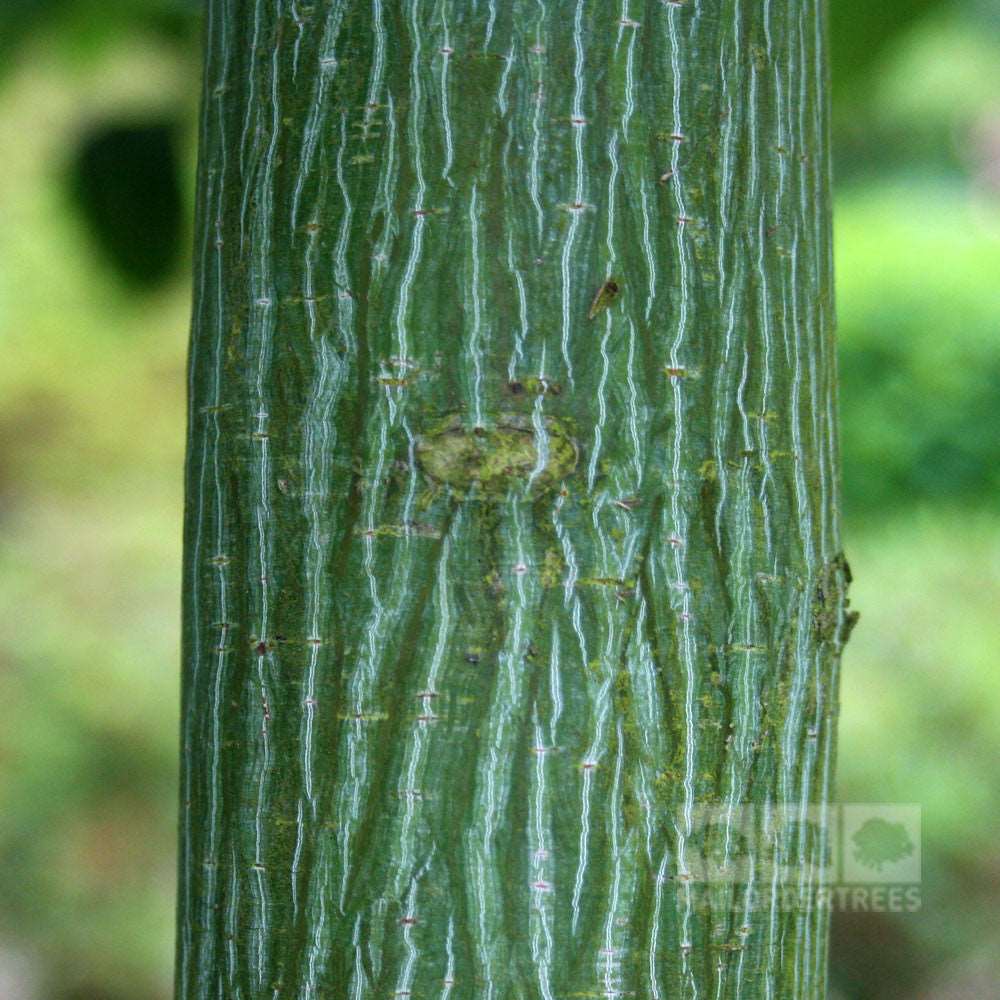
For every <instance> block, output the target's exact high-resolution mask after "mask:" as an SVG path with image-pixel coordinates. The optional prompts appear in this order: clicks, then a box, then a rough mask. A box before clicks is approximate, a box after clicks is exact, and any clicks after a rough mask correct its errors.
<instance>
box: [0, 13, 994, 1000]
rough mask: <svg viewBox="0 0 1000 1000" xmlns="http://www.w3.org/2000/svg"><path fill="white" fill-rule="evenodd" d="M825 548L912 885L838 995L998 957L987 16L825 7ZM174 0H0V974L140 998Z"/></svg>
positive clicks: (848, 965)
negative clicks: (830, 147) (828, 376)
mask: <svg viewBox="0 0 1000 1000" xmlns="http://www.w3.org/2000/svg"><path fill="white" fill-rule="evenodd" d="M831 7H832V10H831V17H832V24H831V35H832V37H831V42H832V52H833V64H834V65H833V79H834V116H833V117H834V137H835V144H836V145H835V149H836V177H837V199H836V241H837V267H838V274H837V279H838V299H839V306H838V308H839V317H840V337H841V372H842V390H841V403H842V415H843V458H844V484H845V509H846V525H845V527H846V536H847V549H848V554H849V556H850V559H851V563H852V566H853V568H854V576H855V580H856V583H855V586H854V591H853V595H852V596H853V601H854V606H855V607H857V608H859V609H860V610H861V612H862V620H861V624H860V625H859V627H858V628H857V629H856V631H855V634H854V638H853V639H852V642H851V645H850V648H849V651H848V654H847V656H846V662H845V667H844V675H843V715H842V724H841V741H840V745H841V751H840V760H839V796H840V798H841V799H842V800H844V801H887V802H917V803H920V804H921V805H922V807H923V823H924V829H923V895H922V899H923V905H922V908H921V909H920V911H919V912H916V913H903V914H891V913H878V912H867V913H865V912H851V913H842V914H838V915H837V916H836V917H835V921H834V945H833V948H834V951H833V970H832V976H833V986H834V997H835V998H836V1000H868V998H872V1000H874V998H890V997H891V998H896V997H899V998H920V1000H932V998H933V1000H958V998H966V997H976V998H985V997H989V996H996V995H998V985H997V984H998V983H1000V959H998V956H1000V925H998V921H997V914H998V903H1000V844H998V838H997V832H998V822H997V817H998V816H1000V782H998V781H997V780H996V774H995V771H996V762H997V761H998V759H1000V671H998V670H997V665H998V662H1000V630H998V628H997V622H998V619H1000V615H998V611H1000V516H998V507H997V500H998V495H1000V9H998V7H997V5H996V0H909V2H907V0H883V2H880V3H872V2H871V0H836V2H834V3H831ZM197 8H198V4H197V3H196V2H195V0H4V3H3V5H2V7H0V121H2V122H3V124H4V135H5V142H4V152H3V158H2V166H0V206H2V209H0V211H2V219H3V225H2V226H0V337H2V344H3V350H2V354H0V358H2V363H0V518H2V525H0V530H2V540H0V604H2V606H3V608H4V609H5V614H4V620H5V622H6V626H5V628H6V639H5V640H4V641H3V642H2V644H0V706H2V708H3V723H2V725H0V872H2V877H0V998H3V1000H139V998H142V1000H160V998H166V997H167V996H168V995H169V994H170V981H171V962H172V947H173V940H172V938H173V928H172V922H173V892H174V816H175V780H176V762H175V757H176V731H177V730H176V712H177V663H178V610H179V593H178V587H179V562H180V533H179V526H180V516H181V500H182V497H181V465H182V444H183V431H184V420H185V407H184V392H185V384H184V352H185V347H186V338H187V321H188V310H189V264H188V260H189V253H188V250H189V244H190V242H191V233H190V229H191V223H190V214H191V205H192V188H193V166H194V155H195V132H196V113H197V97H198V90H199V84H198V79H199V72H200V65H199V51H198V41H199V38H198V9H197Z"/></svg>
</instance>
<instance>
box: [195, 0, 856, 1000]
mask: <svg viewBox="0 0 1000 1000" xmlns="http://www.w3.org/2000/svg"><path fill="white" fill-rule="evenodd" d="M821 7H822V5H821V4H820V3H819V2H818V0H799V2H795V3H793V2H791V0H771V2H770V3H768V2H764V3H758V2H749V0H717V2H714V3H708V2H706V0H685V2H683V3H681V2H677V3H670V2H660V0H646V2H639V0H623V2H622V3H621V4H620V5H611V4H607V3H605V2H602V0H511V2H505V3H499V2H496V0H492V2H484V0H479V2H474V0H434V2H432V0H425V2H418V0H400V2H398V3H396V2H386V0H371V2H370V3H347V2H346V0H327V2H325V3H323V4H314V5H307V4H306V3H304V2H298V3H297V2H296V0H271V2H269V3H266V2H265V0H257V2H256V4H252V3H251V2H250V0H209V2H208V4H207V32H206V63H205V92H204V105H203V112H202V128H203V131H202V135H201V164H200V185H199V194H198V211H199V221H198V226H197V231H198V233H199V244H198V252H197V268H196V297H195V298H196V301H195V309H194V320H193V333H192V343H191V387H190V400H191V403H190V437H189V447H188V466H187V487H186V488H187V515H186V563H185V568H186V575H185V617H184V696H183V752H182V756H183V761H182V803H181V806H182V808H181V875H180V898H179V933H178V979H177V983H178V986H177V993H178V997H180V998H182V1000H195V998H198V1000H202V998H226V1000H236V998H240V1000H251V998H254V1000H256V998H265V997H266V998H278V997H282V998H285V997H287V998H296V1000H298V998H302V1000H306V998H313V997H315V998H331V1000H332V998H342V997H352V998H355V997H356V998H367V997H391V996H413V997H435V998H437V997H440V998H453V1000H461V998H484V1000H487V998H488V1000H509V998H524V1000H528V998H532V1000H534V998H541V1000H548V998H567V997H586V996H637V997H645V998H661V997H662V998H664V1000H665V998H674V997H692V998H693V997H713V998H716V997H741V998H756V997H794V998H806V997H820V996H823V995H824V992H825V977H826V939H827V915H826V912H825V910H824V908H823V906H822V905H818V904H817V903H816V902H815V900H813V899H812V891H813V890H814V889H815V887H816V885H817V884H818V880H819V872H820V868H821V865H822V861H823V858H824V856H825V851H826V850H827V847H828V845H827V844H826V840H825V834H824V831H823V828H822V824H821V823H815V822H812V820H813V819H815V814H814V812H813V811H811V810H812V809H813V806H815V805H817V804H818V805H819V807H820V814H819V815H820V817H821V816H822V804H823V803H824V802H825V801H826V800H827V796H828V793H829V787H830V775H831V769H832V752H833V751H832V748H833V740H834V722H835V717H836V670H837V661H838V657H839V653H840V648H841V646H842V640H843V638H844V637H845V636H846V626H847V625H848V624H849V615H848V614H847V613H846V612H845V597H844V591H845V588H846V575H847V570H846V564H845V563H844V561H843V559H842V557H841V556H840V555H839V551H840V546H839V542H838V534H837V531H838V529H837V517H838V512H837V503H838V486H837V450H836V419H835V358H834V345H833V339H832V316H833V308H832V286H831V262H830V230H829V197H828V194H829V192H828V151H827V141H826V106H825V63H824V51H823V49H824V43H823V13H822V9H821ZM750 807H752V808H750ZM706 810H708V812H707V813H706ZM706 815H707V816H709V817H710V818H711V822H708V821H707V820H706ZM789 818H790V819H791V820H792V822H788V821H787V820H788V819H789ZM706 863H708V864H715V865H718V866H719V867H718V871H716V872H715V874H714V875H713V876H712V877H708V874H706V867H705V866H706ZM733 873H737V874H736V877H734V878H728V877H725V876H727V875H732V874H733ZM709 874H710V873H709ZM789 890H794V893H795V900H794V902H791V901H790V900H789V898H788V897H789Z"/></svg>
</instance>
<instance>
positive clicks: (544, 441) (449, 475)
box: [417, 413, 579, 497]
mask: <svg viewBox="0 0 1000 1000" xmlns="http://www.w3.org/2000/svg"><path fill="white" fill-rule="evenodd" d="M543 427H544V436H542V435H537V434H536V430H535V426H534V424H533V423H532V420H531V418H530V417H527V416H522V415H521V414H517V413H501V414H500V415H499V416H498V417H497V418H496V420H495V421H494V422H493V424H492V426H490V427H468V426H467V425H466V424H464V423H463V422H462V418H461V417H460V416H459V415H458V414H457V413H453V414H451V415H450V416H448V417H446V418H445V419H444V420H443V421H442V422H441V423H440V424H438V425H437V426H436V427H434V428H432V429H431V430H429V431H428V432H427V433H425V434H423V435H421V437H420V440H419V442H418V443H417V461H418V462H419V463H420V467H421V468H422V469H423V471H424V473H425V474H426V475H427V476H428V477H429V478H430V479H433V480H434V481H435V482H438V483H441V484H444V485H446V486H449V487H450V488H451V490H452V492H454V493H456V494H458V495H460V496H465V495H466V494H467V493H472V492H475V493H478V494H479V495H486V496H493V497H498V496H505V495H506V494H507V493H508V492H510V491H514V492H515V493H518V492H523V491H525V490H529V487H530V494H531V495H532V496H539V495H541V494H542V493H545V492H548V491H549V490H551V489H554V488H555V487H557V486H558V485H559V483H560V482H562V480H563V479H565V478H566V477H567V476H568V475H570V474H571V473H572V472H573V470H574V469H575V468H576V463H577V459H578V457H579V456H578V450H577V446H576V442H575V441H574V440H573V438H572V437H571V436H570V434H569V432H568V431H567V429H566V427H565V426H564V425H563V423H562V422H561V421H560V420H557V419H556V418H555V417H546V418H545V420H544V422H543ZM540 451H541V453H542V455H543V460H542V462H539V452H540Z"/></svg>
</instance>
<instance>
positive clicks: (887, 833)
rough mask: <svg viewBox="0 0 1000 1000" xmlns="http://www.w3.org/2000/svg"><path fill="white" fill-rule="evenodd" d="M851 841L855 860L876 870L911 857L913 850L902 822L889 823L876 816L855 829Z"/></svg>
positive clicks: (878, 870) (913, 847) (912, 844)
mask: <svg viewBox="0 0 1000 1000" xmlns="http://www.w3.org/2000/svg"><path fill="white" fill-rule="evenodd" d="M851 841H852V842H853V844H854V859H855V861H857V862H858V863H859V864H862V865H864V866H865V867H866V868H870V869H872V870H873V871H877V872H880V871H882V868H883V867H884V866H885V865H887V864H890V865H892V864H898V863H899V862H900V861H903V860H904V859H906V858H909V857H911V856H912V855H913V852H914V850H915V846H914V843H913V841H912V840H910V837H909V835H908V834H907V832H906V827H905V826H903V824H902V823H890V822H889V821H888V820H885V819H882V818H881V817H878V816H875V817H872V818H871V819H869V820H867V821H866V822H865V823H864V824H863V825H862V826H861V827H860V828H859V829H857V830H856V831H855V832H854V835H853V836H852V837H851Z"/></svg>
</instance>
